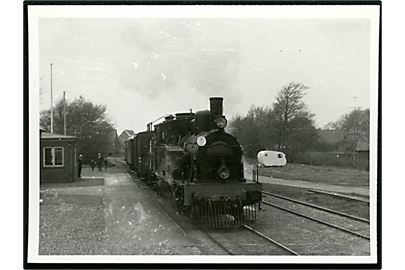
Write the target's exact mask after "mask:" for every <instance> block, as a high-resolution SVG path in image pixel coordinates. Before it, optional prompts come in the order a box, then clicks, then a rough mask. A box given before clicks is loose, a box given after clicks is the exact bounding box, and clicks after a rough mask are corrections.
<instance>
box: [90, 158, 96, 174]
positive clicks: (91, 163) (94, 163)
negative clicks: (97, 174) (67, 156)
mask: <svg viewBox="0 0 405 270" xmlns="http://www.w3.org/2000/svg"><path fill="white" fill-rule="evenodd" d="M90 166H91V170H92V171H94V167H95V166H96V162H95V161H94V159H91V161H90Z"/></svg>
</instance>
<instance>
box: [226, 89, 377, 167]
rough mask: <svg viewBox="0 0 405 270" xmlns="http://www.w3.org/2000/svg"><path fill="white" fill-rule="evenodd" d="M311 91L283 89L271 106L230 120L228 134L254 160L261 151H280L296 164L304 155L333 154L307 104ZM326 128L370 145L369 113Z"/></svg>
mask: <svg viewBox="0 0 405 270" xmlns="http://www.w3.org/2000/svg"><path fill="white" fill-rule="evenodd" d="M308 89H309V87H308V86H306V85H304V84H302V83H297V82H291V83H289V84H288V85H285V86H283V87H282V88H281V90H280V91H279V92H278V94H277V96H276V99H275V101H274V103H273V104H272V105H271V106H251V108H250V109H249V111H248V112H247V114H246V115H245V116H236V117H234V118H232V119H231V121H230V125H229V132H230V133H232V134H233V135H234V136H235V137H237V138H238V140H239V142H240V143H241V145H242V146H243V148H244V152H245V155H246V156H247V157H251V158H254V157H256V155H257V153H258V152H259V151H261V150H277V151H282V152H284V153H286V154H287V157H288V160H289V162H294V161H295V160H296V159H297V157H298V156H299V155H300V154H302V153H305V152H310V151H313V152H315V151H330V150H332V149H331V147H330V145H326V144H325V143H323V142H320V140H319V132H318V130H317V128H316V127H315V121H314V117H315V115H314V114H313V113H311V112H310V111H309V109H308V107H307V105H306V104H305V103H304V100H303V99H304V96H305V95H306V91H307V90H308ZM327 128H330V129H334V130H340V131H342V132H343V133H344V135H345V138H349V137H350V135H351V134H353V132H355V133H356V134H358V135H359V136H358V137H357V138H358V139H359V138H360V137H365V138H367V141H368V136H369V134H368V133H369V109H366V110H359V109H358V110H354V111H352V112H351V113H348V114H345V115H343V116H342V117H341V118H340V119H339V120H337V121H336V122H332V123H329V124H328V125H327ZM352 137H353V136H352Z"/></svg>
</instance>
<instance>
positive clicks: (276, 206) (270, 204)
mask: <svg viewBox="0 0 405 270" xmlns="http://www.w3.org/2000/svg"><path fill="white" fill-rule="evenodd" d="M262 203H264V204H266V205H269V206H272V207H275V208H278V209H280V210H283V211H286V212H289V213H292V214H294V215H297V216H300V217H304V218H306V219H309V220H312V221H315V222H318V223H321V224H323V225H327V226H329V227H332V228H335V229H338V230H340V231H343V232H346V233H350V234H352V235H355V236H357V237H360V238H364V239H368V240H370V237H368V236H366V235H363V234H360V233H356V232H353V231H350V230H347V229H345V228H342V227H339V226H336V225H333V224H331V223H329V222H326V221H322V220H320V219H317V218H312V217H309V216H306V215H304V214H301V213H298V212H295V211H293V210H289V209H287V208H284V207H281V206H278V205H275V204H272V203H269V202H265V201H263V202H262Z"/></svg>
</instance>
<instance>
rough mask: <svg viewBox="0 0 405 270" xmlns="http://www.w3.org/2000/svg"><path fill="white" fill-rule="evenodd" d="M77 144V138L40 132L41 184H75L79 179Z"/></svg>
mask: <svg viewBox="0 0 405 270" xmlns="http://www.w3.org/2000/svg"><path fill="white" fill-rule="evenodd" d="M77 142H78V139H77V138H76V137H75V136H67V135H60V134H51V133H48V132H45V131H44V130H40V179H41V183H54V182H73V181H75V180H76V179H78V176H77V158H78V156H77Z"/></svg>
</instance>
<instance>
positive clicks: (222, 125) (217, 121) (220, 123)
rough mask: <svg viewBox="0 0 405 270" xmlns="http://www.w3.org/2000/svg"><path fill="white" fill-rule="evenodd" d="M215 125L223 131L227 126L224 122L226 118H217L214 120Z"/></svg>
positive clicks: (226, 122)
mask: <svg viewBox="0 0 405 270" xmlns="http://www.w3.org/2000/svg"><path fill="white" fill-rule="evenodd" d="M214 122H215V125H216V126H217V128H220V129H223V128H225V127H226V125H227V124H228V121H226V118H225V117H224V116H219V117H217V118H216V119H215V121H214Z"/></svg>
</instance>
